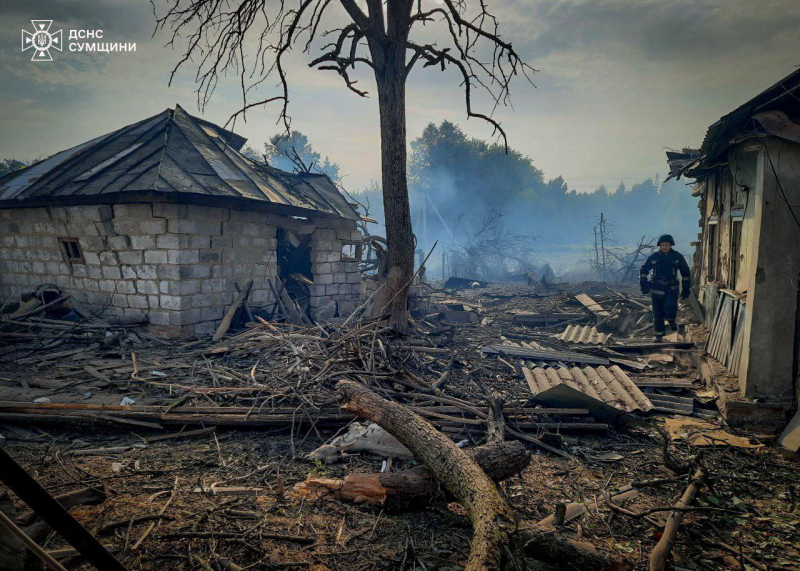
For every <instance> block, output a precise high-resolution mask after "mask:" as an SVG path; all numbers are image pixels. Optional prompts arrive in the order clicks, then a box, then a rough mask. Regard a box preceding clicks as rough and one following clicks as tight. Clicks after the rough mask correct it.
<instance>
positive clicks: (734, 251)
mask: <svg viewBox="0 0 800 571" xmlns="http://www.w3.org/2000/svg"><path fill="white" fill-rule="evenodd" d="M741 259H742V219H741V218H738V219H737V218H734V219H733V220H731V275H730V284H729V285H730V287H731V288H732V289H736V276H737V275H738V274H739V265H740V263H741Z"/></svg>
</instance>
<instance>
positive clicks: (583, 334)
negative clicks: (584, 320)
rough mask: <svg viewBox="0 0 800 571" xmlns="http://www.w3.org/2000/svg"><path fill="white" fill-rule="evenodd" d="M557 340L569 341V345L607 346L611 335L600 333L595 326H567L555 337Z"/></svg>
mask: <svg viewBox="0 0 800 571" xmlns="http://www.w3.org/2000/svg"><path fill="white" fill-rule="evenodd" d="M553 337H555V338H556V339H561V340H562V341H567V342H569V343H583V344H587V345H605V343H606V342H607V341H608V339H609V337H611V336H610V335H607V334H605V333H600V332H599V331H598V330H597V327H595V326H593V325H584V326H583V327H581V326H580V325H567V328H566V329H565V330H564V331H562V332H561V333H559V334H558V335H554V336H553Z"/></svg>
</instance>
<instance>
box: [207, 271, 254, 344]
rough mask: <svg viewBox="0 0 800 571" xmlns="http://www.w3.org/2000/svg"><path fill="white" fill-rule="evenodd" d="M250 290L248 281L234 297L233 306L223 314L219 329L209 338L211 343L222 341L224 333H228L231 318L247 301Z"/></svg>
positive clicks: (251, 281) (250, 285)
mask: <svg viewBox="0 0 800 571" xmlns="http://www.w3.org/2000/svg"><path fill="white" fill-rule="evenodd" d="M251 289H253V280H248V281H247V283H246V284H245V286H244V290H243V291H242V292H241V293H240V294H239V295H238V296H237V297H236V301H234V302H233V305H231V306H230V307H229V308H228V311H227V312H226V313H225V317H223V318H222V321H221V322H220V324H219V327H217V331H216V332H215V333H214V336H213V337H212V338H211V340H212V341H214V342H216V341H219V340H220V339H222V337H223V336H224V335H225V333H227V332H228V328H229V327H230V326H231V321H233V316H234V315H236V310H237V309H239V306H240V305H242V303H244V300H246V299H247V296H248V295H250V290H251Z"/></svg>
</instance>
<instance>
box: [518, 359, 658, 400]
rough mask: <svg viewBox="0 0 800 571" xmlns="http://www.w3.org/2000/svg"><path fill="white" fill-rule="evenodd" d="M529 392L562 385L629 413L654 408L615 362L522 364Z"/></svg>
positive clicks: (537, 391)
mask: <svg viewBox="0 0 800 571" xmlns="http://www.w3.org/2000/svg"><path fill="white" fill-rule="evenodd" d="M522 373H523V375H524V376H525V380H526V381H527V382H528V386H529V387H530V389H531V392H532V393H533V395H534V396H536V395H537V394H538V393H540V392H544V391H546V390H548V389H551V388H553V387H555V386H558V385H561V384H565V385H567V386H569V387H571V388H573V389H575V390H577V391H580V392H582V393H584V394H586V395H588V396H590V397H592V398H595V399H597V400H599V401H601V402H604V403H606V404H608V405H610V406H613V407H614V408H617V409H620V410H624V411H627V412H632V411H634V410H642V411H645V412H646V411H648V410H650V409H651V408H653V403H651V402H650V399H648V398H647V397H646V396H645V394H644V393H643V392H642V391H641V389H639V387H637V386H636V385H635V384H634V382H633V381H632V380H631V379H630V377H628V375H626V374H625V371H623V370H622V369H620V368H619V367H618V366H617V365H612V366H610V367H603V366H599V367H588V366H587V367H583V368H580V367H569V368H568V367H551V368H541V367H534V368H532V369H529V368H528V367H522Z"/></svg>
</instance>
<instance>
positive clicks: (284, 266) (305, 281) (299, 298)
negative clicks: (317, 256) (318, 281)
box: [278, 228, 314, 316]
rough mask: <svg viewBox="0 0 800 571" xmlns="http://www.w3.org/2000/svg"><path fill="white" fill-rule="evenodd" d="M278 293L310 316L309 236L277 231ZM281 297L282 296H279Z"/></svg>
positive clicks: (311, 275)
mask: <svg viewBox="0 0 800 571" xmlns="http://www.w3.org/2000/svg"><path fill="white" fill-rule="evenodd" d="M278 278H279V279H280V282H281V283H280V284H279V288H280V289H279V291H285V292H286V293H287V294H288V295H289V299H290V300H291V301H292V302H296V303H297V305H298V307H299V308H300V310H301V311H303V312H304V313H305V314H306V315H309V316H310V315H311V314H310V311H311V303H310V302H311V290H310V288H309V286H311V285H313V284H314V276H313V274H312V273H311V234H295V233H294V232H291V231H289V230H284V229H282V228H279V229H278ZM281 297H283V295H281Z"/></svg>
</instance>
